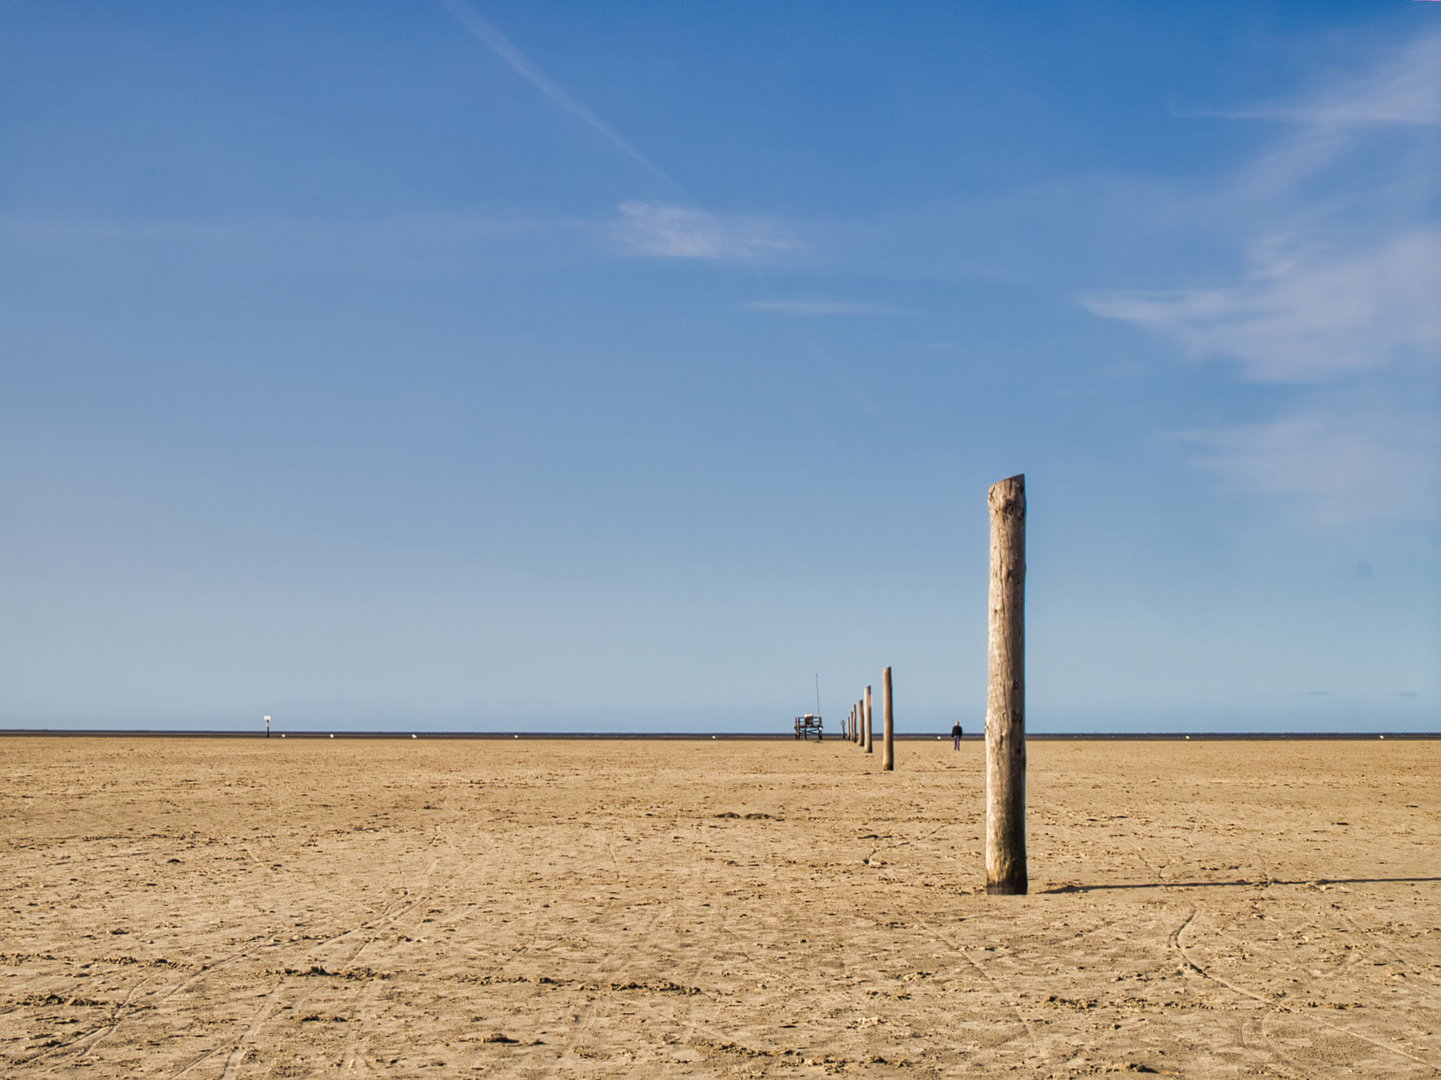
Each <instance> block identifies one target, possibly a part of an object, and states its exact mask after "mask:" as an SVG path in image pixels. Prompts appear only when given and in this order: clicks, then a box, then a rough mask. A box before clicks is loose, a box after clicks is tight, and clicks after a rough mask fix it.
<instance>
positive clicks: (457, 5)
mask: <svg viewBox="0 0 1441 1080" xmlns="http://www.w3.org/2000/svg"><path fill="white" fill-rule="evenodd" d="M440 2H441V5H442V6H443V7H444V8H445V10H446V11H448V12H450V14H451V15H452V16H454V18H455V20H456V21H457V22H458V23H460V24H461V25H462V26H464V27H465V28H466V29H467V30H469V31H470V32H471V33H472V34H474V35H475V36H476V37H478V38H480V40H481V41H482V42H484V43H485V44H486V45H487V46H488V47H489V48H490V50H491V51H492V52H493V53H495V55H496V56H498V57H500V58H501V59H502V60H504V61H505V62H506V63H507V64H509V65H510V67H511V69H512V70H514V71H515V73H516V74H517V75H519V76H520V77H521V78H522V79H524V80H525V81H526V82H528V83H530V84H531V85H532V86H534V87H535V88H536V89H537V90H539V91H540V92H541V93H542V94H543V95H545V97H546V98H548V99H549V100H550V102H551V104H553V105H556V106H558V107H559V108H561V109H563V110H564V111H565V112H568V113H570V115H571V116H574V117H575V118H576V119H577V120H579V121H581V122H582V123H584V124H586V125H587V126H588V127H590V128H591V129H592V130H594V131H597V132H599V133H600V134H601V135H603V136H605V138H606V139H607V140H609V142H610V143H611V145H613V146H614V147H616V149H618V150H619V151H620V152H621V153H623V154H625V156H626V157H628V158H630V159H631V160H632V161H634V162H636V163H637V164H639V165H641V166H643V167H644V168H645V169H646V170H648V171H649V172H651V173H653V174H655V175H656V176H658V177H660V178H661V179H662V180H664V181H665V182H666V183H667V184H669V185H670V186H671V187H675V186H676V184H675V181H673V180H672V179H671V178H670V177H669V176H667V175H666V174H665V173H663V172H661V170H660V169H658V168H656V166H655V165H653V164H651V162H650V161H649V159H647V158H646V156H645V155H644V154H642V153H641V152H640V151H639V150H637V149H636V148H635V147H633V146H631V144H630V143H628V142H626V141H625V140H624V139H622V138H621V137H620V136H619V135H617V134H616V133H615V132H614V131H613V130H612V129H611V128H610V126H609V125H608V124H606V122H605V121H604V120H602V119H601V118H600V117H598V116H596V115H595V113H593V112H591V111H590V110H589V109H587V108H586V107H585V106H584V105H582V104H581V103H580V102H579V101H576V100H575V98H573V97H571V96H570V95H569V94H567V93H566V92H565V91H564V90H562V89H561V88H560V87H559V86H557V85H556V84H555V83H553V82H551V81H550V79H548V78H546V76H545V73H544V72H543V71H541V70H540V68H538V67H536V66H535V64H534V63H532V62H531V59H530V57H528V56H526V55H525V53H523V52H521V51H520V50H519V49H517V48H516V47H515V45H513V44H512V43H511V40H510V39H509V38H508V37H506V36H505V35H504V34H502V33H501V32H500V29H499V28H498V27H497V26H495V25H494V24H492V23H490V22H488V21H487V20H486V19H484V18H482V17H481V14H480V12H478V11H476V10H475V8H473V7H471V6H470V5H469V4H468V3H466V0H440Z"/></svg>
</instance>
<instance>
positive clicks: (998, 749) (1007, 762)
mask: <svg viewBox="0 0 1441 1080" xmlns="http://www.w3.org/2000/svg"><path fill="white" fill-rule="evenodd" d="M987 502H988V503H989V505H990V515H991V581H990V596H989V604H988V608H989V610H988V618H987V622H988V626H987V629H988V646H987V665H986V666H987V680H986V892H988V893H995V894H1001V895H1011V896H1019V895H1024V894H1025V892H1026V890H1027V887H1028V884H1027V879H1026V620H1025V599H1026V478H1025V476H1012V477H1010V478H1008V479H1006V480H1002V481H1000V482H999V483H996V484H993V485H991V490H990V493H989V496H988V498H987Z"/></svg>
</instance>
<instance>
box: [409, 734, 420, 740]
mask: <svg viewBox="0 0 1441 1080" xmlns="http://www.w3.org/2000/svg"><path fill="white" fill-rule="evenodd" d="M411 738H412V739H418V738H420V736H419V735H412V736H411Z"/></svg>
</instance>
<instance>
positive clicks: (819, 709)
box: [816, 671, 821, 716]
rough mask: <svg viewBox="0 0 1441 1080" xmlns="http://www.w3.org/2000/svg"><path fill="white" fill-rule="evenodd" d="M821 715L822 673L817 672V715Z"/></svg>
mask: <svg viewBox="0 0 1441 1080" xmlns="http://www.w3.org/2000/svg"><path fill="white" fill-rule="evenodd" d="M820 714H821V673H820V672H819V671H817V672H816V715H817V716H819V715H820Z"/></svg>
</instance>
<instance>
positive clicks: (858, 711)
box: [852, 699, 865, 746]
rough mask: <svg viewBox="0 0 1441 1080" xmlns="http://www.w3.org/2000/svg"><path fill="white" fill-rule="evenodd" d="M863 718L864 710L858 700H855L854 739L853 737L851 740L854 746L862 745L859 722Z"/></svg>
mask: <svg viewBox="0 0 1441 1080" xmlns="http://www.w3.org/2000/svg"><path fill="white" fill-rule="evenodd" d="M864 716H865V711H864V709H863V707H862V703H861V701H860V699H857V700H856V737H855V739H854V740H852V741H853V742H855V744H856V745H857V746H861V745H863V744H862V742H861V739H862V736H861V720H862V718H863V717H864Z"/></svg>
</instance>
